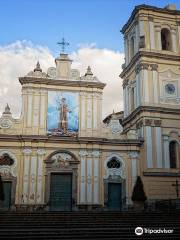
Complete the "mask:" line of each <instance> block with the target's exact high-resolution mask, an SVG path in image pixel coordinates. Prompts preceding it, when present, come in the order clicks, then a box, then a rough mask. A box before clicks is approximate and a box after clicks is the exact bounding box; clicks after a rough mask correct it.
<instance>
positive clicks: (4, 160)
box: [0, 153, 14, 166]
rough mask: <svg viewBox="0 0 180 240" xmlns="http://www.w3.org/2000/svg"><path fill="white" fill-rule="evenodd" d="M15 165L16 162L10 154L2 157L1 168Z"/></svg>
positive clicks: (0, 158)
mask: <svg viewBox="0 0 180 240" xmlns="http://www.w3.org/2000/svg"><path fill="white" fill-rule="evenodd" d="M13 164H14V160H13V159H12V158H11V157H10V156H9V154H7V153H4V154H3V155H2V156H0V166H2V165H7V166H11V165H13Z"/></svg>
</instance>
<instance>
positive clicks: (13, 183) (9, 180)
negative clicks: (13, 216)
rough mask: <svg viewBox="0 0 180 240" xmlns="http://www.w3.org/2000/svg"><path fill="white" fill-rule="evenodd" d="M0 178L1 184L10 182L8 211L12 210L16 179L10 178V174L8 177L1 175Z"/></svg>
mask: <svg viewBox="0 0 180 240" xmlns="http://www.w3.org/2000/svg"><path fill="white" fill-rule="evenodd" d="M1 177H2V181H3V182H11V201H10V207H9V210H13V209H14V208H15V196H16V183H17V178H16V177H14V176H12V175H11V174H9V175H5V174H1Z"/></svg>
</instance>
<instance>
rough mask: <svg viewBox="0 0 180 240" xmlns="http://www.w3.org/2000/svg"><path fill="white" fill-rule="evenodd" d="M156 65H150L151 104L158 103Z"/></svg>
mask: <svg viewBox="0 0 180 240" xmlns="http://www.w3.org/2000/svg"><path fill="white" fill-rule="evenodd" d="M157 69H158V65H157V64H152V65H151V70H152V80H153V102H154V103H158V102H159V100H158V96H159V94H158V92H159V83H158V72H157Z"/></svg>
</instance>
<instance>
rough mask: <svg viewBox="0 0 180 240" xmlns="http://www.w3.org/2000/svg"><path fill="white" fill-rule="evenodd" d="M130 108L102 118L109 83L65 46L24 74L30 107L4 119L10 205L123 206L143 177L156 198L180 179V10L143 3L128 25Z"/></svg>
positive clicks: (25, 103) (0, 146)
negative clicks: (77, 62)
mask: <svg viewBox="0 0 180 240" xmlns="http://www.w3.org/2000/svg"><path fill="white" fill-rule="evenodd" d="M122 33H123V34H124V40H125V64H123V71H122V73H121V74H120V77H121V78H123V89H124V93H123V95H124V112H121V113H113V114H110V115H109V116H108V117H107V118H106V119H105V120H104V121H102V96H103V89H104V87H105V84H104V83H102V82H101V81H100V80H99V79H98V78H97V77H96V76H94V75H93V73H92V71H91V68H90V67H88V68H87V71H86V73H85V74H84V75H83V76H80V73H79V71H78V70H77V69H72V68H71V63H72V61H71V59H70V58H69V56H68V55H67V54H65V53H61V54H60V56H58V57H57V58H56V59H55V63H56V67H50V68H49V69H48V70H47V73H45V72H43V71H42V69H41V67H40V64H39V63H37V65H36V67H35V69H34V70H33V71H31V72H29V73H28V74H27V75H26V76H24V77H20V78H19V82H20V84H21V86H22V112H21V116H20V118H19V119H14V118H13V117H12V113H11V111H10V107H9V106H8V105H7V106H6V107H5V111H4V113H3V114H2V116H1V118H0V175H1V178H2V181H3V188H4V195H5V200H4V201H3V202H2V201H1V203H0V209H6V210H7V209H12V210H13V209H17V210H18V209H25V210H28V209H31V210H36V209H39V208H42V209H45V210H52V211H71V210H74V211H77V210H92V209H103V210H123V209H125V208H126V207H127V206H128V205H131V204H132V202H131V195H132V191H133V186H134V184H135V181H136V178H137V176H141V178H142V181H143V184H144V189H145V192H146V195H147V198H148V201H149V202H153V201H156V200H158V199H174V198H176V191H175V187H174V186H173V184H174V183H175V181H176V180H178V179H180V174H179V167H180V161H179V160H180V150H179V149H180V147H179V144H180V12H179V11H178V10H175V9H174V6H168V7H166V8H164V9H159V8H156V7H151V6H146V5H140V6H137V7H136V8H135V9H134V11H133V13H132V15H131V16H130V18H129V20H128V22H127V23H126V24H125V25H124V27H123V28H122Z"/></svg>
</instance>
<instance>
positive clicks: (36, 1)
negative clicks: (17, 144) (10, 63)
mask: <svg viewBox="0 0 180 240" xmlns="http://www.w3.org/2000/svg"><path fill="white" fill-rule="evenodd" d="M168 3H169V1H167V0H146V1H142V0H122V1H121V0H13V1H12V0H0V11H1V12H0V30H1V37H0V45H1V46H4V45H7V44H9V43H12V42H14V41H16V40H24V39H25V40H30V41H32V42H33V43H34V44H38V45H43V46H47V47H48V48H49V49H50V50H51V51H52V53H53V54H54V55H57V53H58V52H59V47H58V46H57V44H56V43H57V41H58V40H61V38H62V37H65V38H66V39H67V40H68V41H69V42H70V44H71V45H70V47H69V52H72V51H75V50H77V48H78V47H79V44H80V43H82V44H86V43H96V45H97V47H98V48H108V49H112V50H115V51H120V52H122V51H123V41H122V35H121V33H120V29H121V27H122V26H123V25H124V23H125V22H126V21H127V19H128V17H129V16H130V14H131V11H132V10H133V8H134V7H135V5H139V4H149V5H155V6H158V7H164V6H165V5H167V4H168ZM171 3H174V4H176V6H177V8H178V9H180V1H179V0H173V1H172V2H171Z"/></svg>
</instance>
